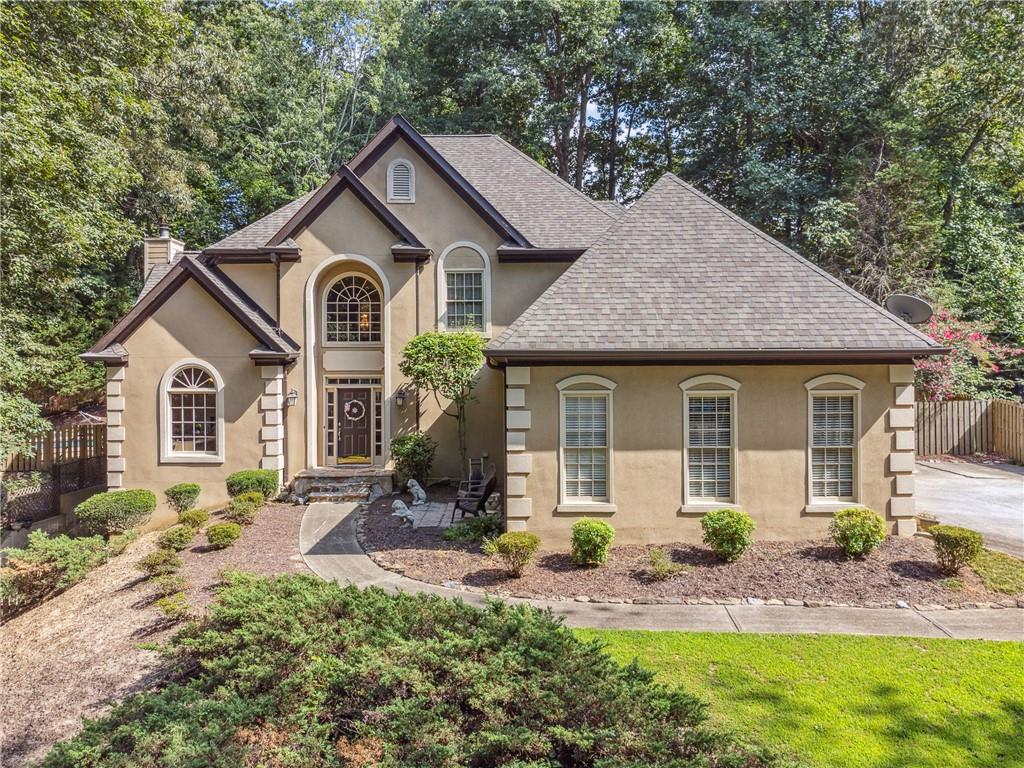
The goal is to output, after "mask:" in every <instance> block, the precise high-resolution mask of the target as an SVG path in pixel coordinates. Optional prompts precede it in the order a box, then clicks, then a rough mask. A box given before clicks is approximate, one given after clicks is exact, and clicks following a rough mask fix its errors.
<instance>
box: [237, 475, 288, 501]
mask: <svg viewBox="0 0 1024 768" xmlns="http://www.w3.org/2000/svg"><path fill="white" fill-rule="evenodd" d="M224 482H225V483H226V485H227V487H228V496H241V495H242V494H243V493H247V492H249V491H256V492H258V493H259V494H260V495H261V496H263V499H264V500H266V499H269V498H272V497H274V496H276V495H277V492H278V490H279V488H280V485H279V483H280V477H278V474H277V470H276V469H243V470H242V471H241V472H235V473H234V474H232V475H228V477H227V480H225V481H224Z"/></svg>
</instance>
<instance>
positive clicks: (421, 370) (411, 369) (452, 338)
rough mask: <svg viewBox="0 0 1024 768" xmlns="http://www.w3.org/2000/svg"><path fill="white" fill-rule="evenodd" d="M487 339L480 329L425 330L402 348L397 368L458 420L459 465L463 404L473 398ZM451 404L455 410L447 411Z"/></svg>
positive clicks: (463, 435) (463, 438) (463, 441)
mask: <svg viewBox="0 0 1024 768" xmlns="http://www.w3.org/2000/svg"><path fill="white" fill-rule="evenodd" d="M486 343H487V341H486V339H484V338H483V337H482V336H481V335H480V334H479V333H477V332H475V331H471V330H463V331H448V332H441V331H428V332H427V333H421V334H420V335H419V336H416V337H414V338H413V339H412V340H411V341H410V342H409V343H408V344H406V345H405V349H403V350H402V359H401V361H400V362H399V363H398V370H400V371H401V372H402V375H403V376H406V377H407V378H408V379H409V381H410V382H412V385H413V386H414V387H416V388H417V389H421V390H425V391H427V392H430V393H431V394H432V395H433V396H434V399H435V400H436V401H437V405H438V408H440V409H441V410H442V412H443V413H446V414H447V415H449V416H452V417H453V418H455V419H456V421H457V422H458V434H459V458H460V466H461V467H462V468H463V471H465V467H466V406H468V405H469V404H470V403H472V402H474V397H473V388H474V387H475V386H476V380H477V376H478V375H479V373H480V367H481V366H482V365H483V364H484V346H485V345H486ZM449 408H454V409H455V412H454V413H452V412H451V411H449V410H448V409H449Z"/></svg>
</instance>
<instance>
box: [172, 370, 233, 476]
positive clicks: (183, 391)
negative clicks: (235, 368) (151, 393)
mask: <svg viewBox="0 0 1024 768" xmlns="http://www.w3.org/2000/svg"><path fill="white" fill-rule="evenodd" d="M161 399H162V401H163V403H162V409H161V413H162V418H161V427H162V430H161V431H162V433H163V434H162V439H161V451H160V453H161V457H160V458H161V460H162V461H172V462H173V461H178V462H191V461H200V462H202V461H222V460H223V455H224V453H223V452H224V438H223V432H224V386H223V384H222V382H221V379H220V376H219V375H218V374H217V372H216V370H214V369H213V368H212V367H211V366H210V365H208V364H207V363H204V362H203V361H201V360H183V361H180V362H178V363H176V364H175V365H173V366H171V368H169V369H168V370H167V373H165V374H164V378H163V381H162V382H161Z"/></svg>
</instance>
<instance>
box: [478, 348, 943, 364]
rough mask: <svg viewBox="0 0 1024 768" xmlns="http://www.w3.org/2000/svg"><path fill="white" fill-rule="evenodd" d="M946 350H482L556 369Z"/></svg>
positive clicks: (834, 359) (910, 356)
mask: <svg viewBox="0 0 1024 768" xmlns="http://www.w3.org/2000/svg"><path fill="white" fill-rule="evenodd" d="M949 352H950V349H949V347H923V348H911V349H892V348H863V349H755V350H737V349H695V350H648V349H644V350H640V349H599V350H536V349H485V350H484V356H485V357H486V358H487V362H488V364H494V365H499V366H500V365H559V364H562V363H589V364H594V363H603V364H607V365H672V364H683V365H696V364H706V363H720V364H725V363H728V364H732V365H770V364H774V363H806V364H810V363H898V362H904V363H905V362H911V361H913V360H914V359H915V358H918V357H929V356H931V355H945V354H948V353H949Z"/></svg>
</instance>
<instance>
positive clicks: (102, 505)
mask: <svg viewBox="0 0 1024 768" xmlns="http://www.w3.org/2000/svg"><path fill="white" fill-rule="evenodd" d="M154 509H156V496H154V495H153V492H152V491H147V490H144V489H141V488H136V489H132V490H127V491H106V492H104V493H97V494H96V495H95V496H90V497H89V498H88V499H86V500H85V501H83V502H82V503H81V504H79V505H78V506H77V507H75V516H76V517H77V518H78V519H79V520H81V521H82V525H84V526H85V527H86V528H87V529H88V530H89V532H90V533H97V534H100V535H101V536H110V535H111V534H113V533H124V532H125V531H127V530H129V529H131V528H135V527H136V526H139V525H142V524H143V523H144V522H146V520H148V519H149V516H150V515H151V514H153V510H154Z"/></svg>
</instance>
